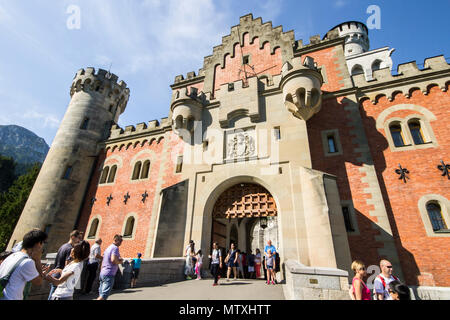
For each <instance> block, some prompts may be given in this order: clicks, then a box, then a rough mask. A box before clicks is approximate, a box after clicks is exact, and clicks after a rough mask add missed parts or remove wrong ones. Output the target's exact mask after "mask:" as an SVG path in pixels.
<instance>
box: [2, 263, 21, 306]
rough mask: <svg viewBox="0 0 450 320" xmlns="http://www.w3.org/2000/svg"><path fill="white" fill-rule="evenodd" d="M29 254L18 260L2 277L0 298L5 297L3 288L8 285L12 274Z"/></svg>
mask: <svg viewBox="0 0 450 320" xmlns="http://www.w3.org/2000/svg"><path fill="white" fill-rule="evenodd" d="M27 258H28V257H27V256H24V257H22V258H20V259H19V261H17V262H16V264H15V265H14V266H13V267H12V269H11V270H10V271H9V272H8V273H7V274H6V275H5V276H3V277H1V278H0V299H1V298H3V290H4V289H5V288H6V286H7V285H8V282H9V279H10V278H11V275H12V274H13V273H14V271H16V269H17V267H18V266H19V265H20V264H21V263H22V261H23V260H25V259H27Z"/></svg>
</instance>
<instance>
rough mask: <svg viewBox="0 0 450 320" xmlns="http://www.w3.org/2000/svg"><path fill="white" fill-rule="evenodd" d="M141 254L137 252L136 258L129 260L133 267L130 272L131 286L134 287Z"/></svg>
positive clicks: (139, 267)
mask: <svg viewBox="0 0 450 320" xmlns="http://www.w3.org/2000/svg"><path fill="white" fill-rule="evenodd" d="M141 256H142V255H141V254H140V253H138V254H137V258H134V259H133V260H131V267H132V269H133V271H132V272H131V287H132V288H134V287H136V281H137V278H138V276H139V270H140V269H141V262H142V260H141Z"/></svg>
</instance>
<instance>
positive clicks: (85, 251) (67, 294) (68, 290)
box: [44, 241, 91, 300]
mask: <svg viewBox="0 0 450 320" xmlns="http://www.w3.org/2000/svg"><path fill="white" fill-rule="evenodd" d="M90 251H91V246H90V245H89V242H87V241H81V242H80V243H77V244H76V245H75V246H74V247H73V249H72V251H70V257H71V258H72V261H71V262H70V263H69V264H67V265H66V266H65V267H64V269H63V270H61V269H53V270H52V271H50V272H49V273H48V274H45V275H44V278H45V280H47V281H48V282H50V283H52V284H53V285H55V286H57V288H56V290H55V291H54V292H53V294H52V296H51V300H73V292H74V290H75V285H76V284H77V282H78V280H79V279H80V276H81V271H82V269H83V261H84V260H86V259H87V258H89V254H90ZM53 274H61V277H60V278H59V279H56V278H54V277H52V275H53Z"/></svg>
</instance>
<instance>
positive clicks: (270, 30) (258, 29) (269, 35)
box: [204, 14, 295, 69]
mask: <svg viewBox="0 0 450 320" xmlns="http://www.w3.org/2000/svg"><path fill="white" fill-rule="evenodd" d="M247 33H248V34H249V38H250V43H253V41H254V39H255V38H256V37H257V38H259V46H260V49H263V48H264V46H265V44H266V43H269V44H270V48H271V53H272V54H274V53H275V49H276V48H281V50H282V52H283V59H286V60H287V59H289V58H291V57H292V44H293V43H294V40H295V39H294V31H292V30H291V31H287V32H283V27H282V26H278V27H275V28H274V27H273V26H272V22H270V21H269V22H266V23H263V22H262V19H261V18H256V19H253V15H252V14H248V15H245V16H243V17H241V18H240V23H239V25H237V26H234V27H232V28H231V33H230V34H229V35H227V36H224V37H222V44H221V45H219V46H216V47H214V48H213V54H212V55H210V56H207V57H205V60H204V69H206V68H207V66H209V65H216V64H220V65H221V67H222V68H223V67H224V66H225V56H226V55H230V56H231V57H232V58H234V56H235V54H237V52H235V45H236V44H240V45H241V46H244V35H245V34H247Z"/></svg>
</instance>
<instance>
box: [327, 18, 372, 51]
mask: <svg viewBox="0 0 450 320" xmlns="http://www.w3.org/2000/svg"><path fill="white" fill-rule="evenodd" d="M334 30H336V31H337V32H338V33H339V37H340V38H345V56H346V57H348V56H352V55H355V54H359V53H363V52H367V51H369V48H370V41H369V29H367V27H366V25H365V24H364V23H362V22H358V21H348V22H344V23H341V24H340V25H338V26H336V27H334V28H333V29H331V30H330V31H329V32H328V33H330V32H331V31H334ZM327 35H328V34H327Z"/></svg>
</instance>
